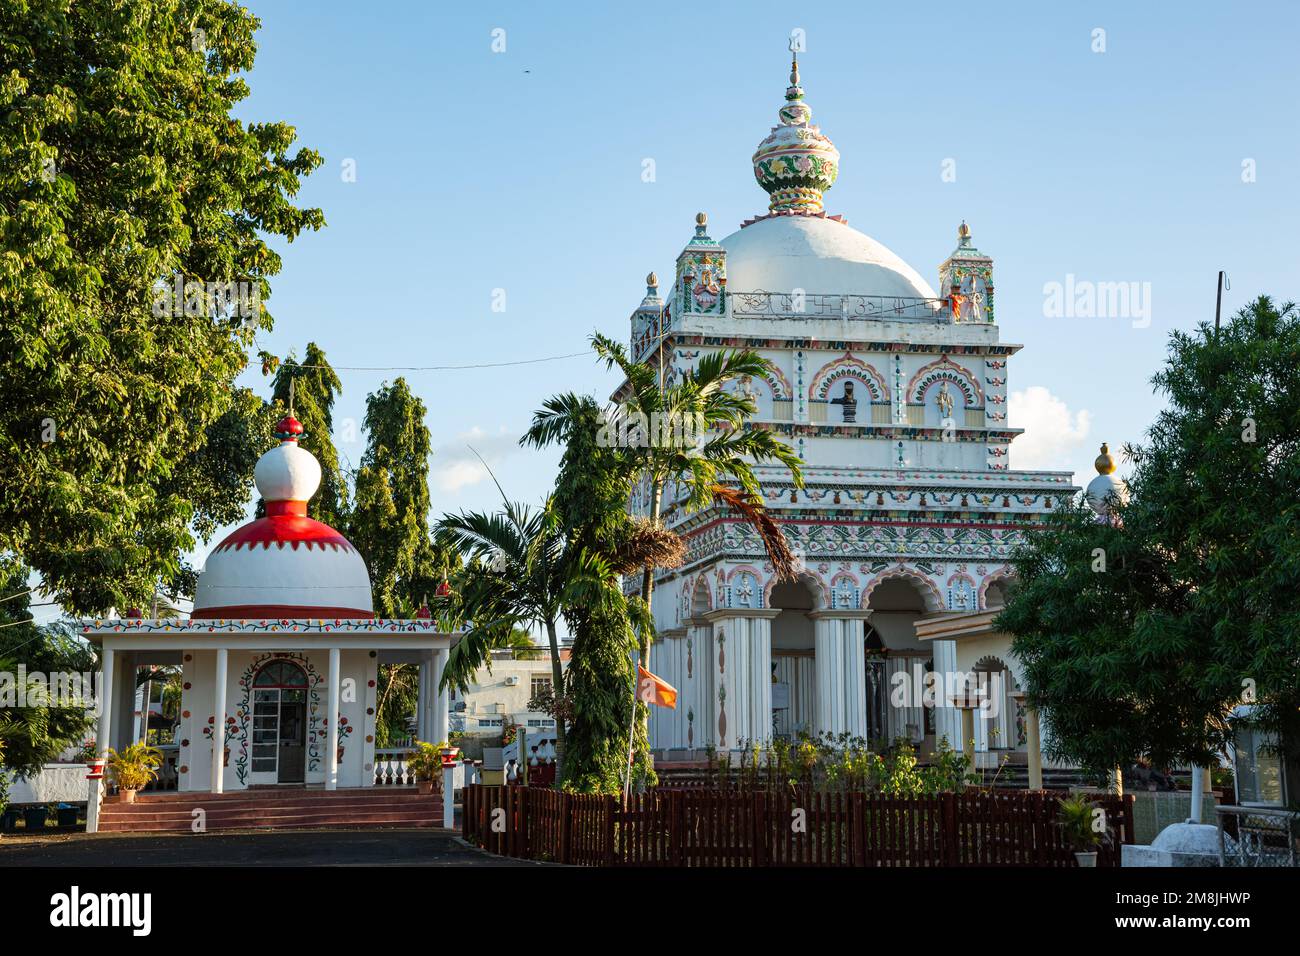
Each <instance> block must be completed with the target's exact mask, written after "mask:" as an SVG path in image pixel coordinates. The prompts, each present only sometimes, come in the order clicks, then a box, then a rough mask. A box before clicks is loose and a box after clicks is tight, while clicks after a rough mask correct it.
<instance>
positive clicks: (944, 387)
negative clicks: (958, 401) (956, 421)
mask: <svg viewBox="0 0 1300 956" xmlns="http://www.w3.org/2000/svg"><path fill="white" fill-rule="evenodd" d="M935 401H936V402H938V403H939V414H940V415H941V416H942V417H944V418H952V409H953V401H952V393H951V392H949V391H948V383H947V382H943V383H941V384H940V385H939V394H938V395H937V396H936V397H935Z"/></svg>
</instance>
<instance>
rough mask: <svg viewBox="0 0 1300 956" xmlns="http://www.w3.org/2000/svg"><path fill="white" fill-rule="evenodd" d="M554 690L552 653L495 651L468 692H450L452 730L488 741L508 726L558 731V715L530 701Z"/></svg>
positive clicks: (564, 661)
mask: <svg viewBox="0 0 1300 956" xmlns="http://www.w3.org/2000/svg"><path fill="white" fill-rule="evenodd" d="M567 665H568V651H567V650H564V649H562V650H561V651H560V666H561V667H565V666H567ZM553 690H554V680H553V678H552V673H551V658H550V654H549V653H546V652H543V653H540V654H538V655H537V656H536V657H533V658H531V659H525V658H519V657H516V656H515V653H514V652H513V651H508V650H507V651H496V652H494V653H493V655H492V660H491V662H490V663H489V664H485V665H484V666H482V667H480V668H479V669H478V671H477V672H476V673H475V674H474V682H473V683H472V684H471V685H470V686H469V688H468V689H467V690H466V691H464V692H463V693H462V692H460V691H456V690H452V691H451V692H450V693H449V694H448V700H449V707H450V711H451V713H450V726H451V729H452V731H455V732H460V733H463V734H465V736H466V738H470V739H473V738H480V739H481V740H483V741H485V742H486V741H489V740H491V739H494V738H499V737H500V736H501V734H502V732H503V731H504V730H505V729H506V728H507V727H523V728H524V729H525V730H527V732H528V734H529V735H530V736H533V735H537V734H541V735H544V736H546V737H550V736H552V735H553V734H554V732H555V718H553V717H551V716H550V715H549V714H547V713H545V712H543V711H540V710H534V709H532V708H530V707H529V702H530V701H531V700H533V699H534V698H535V697H537V696H538V695H539V694H542V693H550V692H552V691H553ZM489 746H491V744H489Z"/></svg>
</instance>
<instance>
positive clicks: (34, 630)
mask: <svg viewBox="0 0 1300 956" xmlns="http://www.w3.org/2000/svg"><path fill="white" fill-rule="evenodd" d="M29 577H30V569H28V568H27V567H26V565H24V564H23V563H22V562H21V561H19V560H17V559H16V558H13V557H8V558H4V559H2V560H0V598H8V600H5V601H0V673H3V674H6V675H12V676H11V677H10V680H11V681H12V682H13V683H12V684H11V685H10V686H9V687H7V688H6V691H9V692H13V693H14V694H15V695H16V694H17V691H18V688H17V679H18V673H19V666H20V665H21V666H22V667H24V668H26V673H27V674H28V675H34V674H38V673H39V674H42V675H45V677H46V678H47V679H48V678H49V677H51V676H52V675H56V674H68V675H71V674H76V675H78V676H79V677H89V676H90V675H91V674H92V673H93V672H94V671H95V670H97V669H98V665H97V664H96V663H95V656H94V654H93V653H92V651H91V649H90V647H89V646H88V645H87V644H86V643H85V642H84V641H83V640H82V639H81V638H80V637H77V636H75V635H74V634H73V633H72V632H71V631H70V630H69V629H68V628H66V627H63V626H62V625H60V624H52V625H40V626H38V625H36V624H33V623H31V620H32V608H31V596H30V594H25V593H23V592H24V591H26V590H27V589H28V588H30V587H31V585H30V584H29V583H28V579H29ZM48 686H50V685H49V684H48V683H45V682H42V683H35V682H33V681H31V679H30V676H29V679H28V681H27V686H26V690H25V698H26V699H25V703H26V706H23V707H19V706H17V704H18V703H19V702H18V700H17V699H14V700H0V751H2V756H0V776H3V777H9V776H12V775H17V776H21V777H27V776H31V775H32V774H34V773H37V772H38V771H39V770H40V769H41V766H42V765H43V764H45V763H48V762H49V761H52V760H54V759H55V758H57V757H58V756H59V754H61V753H62V752H63V751H64V750H65V749H67V748H68V747H71V746H76V745H78V744H81V743H83V742H84V741H85V738H86V734H87V733H88V732H89V730H90V727H91V723H92V720H91V716H90V715H91V706H90V705H91V704H92V703H93V701H91V700H90V699H88V698H89V694H90V693H91V688H88V687H87V688H84V690H85V695H86V696H85V698H83V700H81V701H79V702H75V703H72V704H71V705H70V704H69V703H68V702H66V701H59V700H49V699H48V698H46V699H44V700H42V698H41V697H40V696H39V695H40V694H41V693H42V692H43V691H44V689H45V688H46V687H48ZM64 686H66V685H64ZM3 696H5V697H7V696H8V694H7V693H6V694H5V695H3Z"/></svg>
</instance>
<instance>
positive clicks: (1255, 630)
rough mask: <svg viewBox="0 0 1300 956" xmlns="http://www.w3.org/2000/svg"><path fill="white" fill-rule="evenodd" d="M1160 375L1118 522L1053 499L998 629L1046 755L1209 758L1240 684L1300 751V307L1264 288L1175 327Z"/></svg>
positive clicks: (1105, 763) (1096, 768) (1020, 560)
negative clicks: (1248, 299) (1046, 728)
mask: <svg viewBox="0 0 1300 956" xmlns="http://www.w3.org/2000/svg"><path fill="white" fill-rule="evenodd" d="M1154 382H1155V384H1156V386H1157V388H1158V389H1159V390H1160V391H1161V392H1162V393H1163V394H1164V395H1165V397H1166V399H1167V403H1168V404H1167V407H1166V408H1165V410H1164V411H1162V412H1161V413H1160V414H1159V416H1158V417H1157V418H1156V420H1155V423H1154V424H1153V425H1152V426H1151V428H1150V430H1149V431H1148V434H1147V441H1146V443H1145V444H1144V445H1141V446H1137V447H1131V448H1129V449H1127V451H1128V454H1129V457H1130V458H1131V460H1132V462H1133V473H1132V475H1131V476H1130V478H1129V480H1128V485H1129V490H1130V498H1129V501H1128V503H1127V505H1124V506H1122V507H1118V506H1117V507H1118V520H1117V521H1115V522H1113V523H1110V524H1106V523H1100V524H1099V523H1097V522H1096V521H1095V520H1094V518H1093V516H1092V514H1091V512H1090V511H1089V510H1088V509H1087V508H1086V507H1085V506H1084V505H1083V504H1082V503H1080V502H1075V503H1072V504H1067V505H1066V506H1064V507H1061V508H1060V509H1059V510H1058V513H1057V514H1056V516H1055V517H1054V518H1053V519H1052V520H1051V521H1050V522H1049V523H1048V524H1047V526H1046V527H1045V528H1044V529H1042V531H1041V532H1038V533H1035V534H1033V535H1032V536H1031V537H1030V540H1029V542H1028V544H1027V546H1026V547H1025V548H1024V549H1023V550H1022V551H1021V552H1020V553H1019V554H1018V555H1017V556H1016V561H1015V563H1016V567H1017V577H1018V579H1019V584H1018V586H1017V588H1016V589H1014V590H1013V592H1012V594H1011V596H1010V599H1009V602H1008V605H1007V607H1006V608H1005V609H1004V610H1003V612H1002V614H1001V615H1000V616H999V618H998V624H997V626H998V627H1000V628H1002V629H1004V630H1006V631H1009V632H1010V633H1012V634H1013V635H1014V636H1015V637H1014V642H1013V649H1014V651H1015V653H1016V655H1017V656H1018V657H1019V658H1020V659H1021V661H1022V662H1023V663H1024V666H1025V677H1026V684H1027V687H1026V691H1027V693H1028V695H1029V699H1030V702H1031V703H1033V704H1034V705H1036V706H1038V707H1040V708H1044V709H1046V711H1047V712H1048V714H1049V716H1050V728H1051V729H1050V732H1049V734H1048V737H1047V740H1046V741H1045V744H1046V746H1045V750H1046V752H1047V753H1048V755H1049V756H1051V757H1052V758H1054V759H1057V760H1063V761H1069V762H1077V763H1078V764H1079V765H1080V766H1082V767H1084V768H1085V769H1087V770H1090V771H1093V772H1104V771H1106V770H1108V769H1111V768H1113V767H1115V766H1130V765H1132V764H1133V763H1135V762H1137V761H1138V760H1140V759H1143V758H1146V759H1148V760H1149V761H1150V763H1151V764H1152V765H1154V766H1170V765H1179V764H1183V765H1186V764H1189V763H1191V764H1196V765H1202V766H1206V765H1211V764H1214V763H1216V762H1217V760H1216V757H1217V754H1218V753H1219V752H1221V751H1222V748H1223V747H1224V746H1225V744H1226V742H1227V738H1228V728H1227V723H1226V717H1227V715H1228V713H1229V712H1230V710H1231V708H1232V707H1233V706H1234V705H1235V704H1237V703H1239V702H1241V701H1242V699H1243V693H1244V692H1245V693H1247V694H1250V695H1253V696H1254V697H1255V699H1256V700H1257V702H1258V703H1259V704H1260V705H1261V719H1262V721H1263V722H1264V723H1265V724H1266V725H1267V726H1269V727H1270V728H1271V729H1274V730H1277V731H1279V732H1280V733H1281V735H1282V739H1283V746H1284V748H1285V749H1286V750H1287V751H1288V752H1289V753H1290V754H1292V755H1295V754H1296V753H1297V751H1298V750H1300V727H1297V719H1298V718H1300V713H1298V711H1300V683H1297V681H1296V679H1295V674H1296V661H1297V660H1300V589H1297V588H1296V587H1295V582H1296V581H1297V580H1300V501H1297V498H1296V495H1295V489H1296V488H1297V487H1300V403H1297V400H1296V396H1297V395H1300V315H1297V310H1296V308H1295V306H1293V305H1290V304H1287V305H1283V306H1280V307H1279V306H1275V305H1274V304H1273V303H1272V301H1271V300H1269V299H1268V298H1267V297H1261V298H1259V299H1258V300H1256V301H1255V302H1253V303H1251V305H1249V306H1248V307H1247V308H1245V309H1242V310H1241V311H1240V312H1239V313H1238V314H1237V315H1236V316H1234V317H1233V318H1232V319H1231V320H1230V321H1229V322H1228V323H1226V324H1225V326H1224V327H1223V329H1222V331H1221V332H1220V333H1218V334H1217V335H1216V333H1215V332H1214V330H1213V329H1212V328H1210V327H1209V326H1207V325H1204V324H1202V325H1201V326H1200V327H1199V328H1198V329H1197V330H1196V331H1195V332H1174V333H1173V334H1172V335H1171V337H1170V344H1169V358H1168V360H1167V362H1166V365H1165V367H1164V368H1163V369H1162V370H1161V371H1160V373H1159V374H1157V375H1156V376H1155V379H1154ZM1099 555H1104V559H1105V570H1104V571H1103V570H1096V568H1098V563H1097V561H1098V556H1099Z"/></svg>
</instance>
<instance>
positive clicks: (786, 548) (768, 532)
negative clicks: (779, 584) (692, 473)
mask: <svg viewBox="0 0 1300 956" xmlns="http://www.w3.org/2000/svg"><path fill="white" fill-rule="evenodd" d="M712 490H713V496H714V497H715V498H717V499H718V500H719V501H721V502H722V503H723V504H725V505H726V506H727V507H729V508H732V509H734V510H735V511H737V512H739V513H740V515H741V516H742V517H743V518H744V519H745V521H746V522H748V523H749V524H750V525H752V526H753V528H754V530H755V531H757V532H758V536H759V537H760V538H762V539H763V548H764V550H766V551H767V559H768V560H769V561H771V562H772V568H773V570H774V571H775V572H776V577H777V580H779V581H792V580H794V577H795V564H794V553H793V552H792V551H791V550H790V542H788V541H786V539H785V535H784V534H783V533H782V532H781V526H780V525H778V524H777V523H776V520H775V519H774V518H773V517H772V515H771V513H770V512H769V511H768V510H767V509H766V508H764V507H763V505H762V503H761V502H760V501H759V500H758V498H757V496H754V495H751V494H749V493H747V492H744V491H737V490H736V489H735V488H728V487H727V486H726V485H715V486H714V487H713V489H712Z"/></svg>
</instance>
